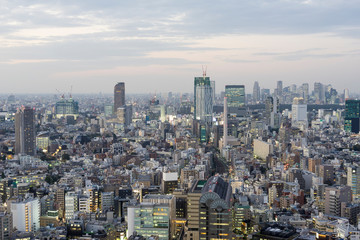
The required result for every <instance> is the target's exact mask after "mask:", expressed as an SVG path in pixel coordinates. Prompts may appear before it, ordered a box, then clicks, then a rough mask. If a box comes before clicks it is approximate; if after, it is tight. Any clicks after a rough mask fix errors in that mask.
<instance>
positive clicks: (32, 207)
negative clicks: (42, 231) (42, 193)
mask: <svg viewBox="0 0 360 240" xmlns="http://www.w3.org/2000/svg"><path fill="white" fill-rule="evenodd" d="M11 213H12V215H13V225H14V228H16V229H17V230H19V231H23V232H35V231H37V230H38V229H39V228H40V201H39V199H27V200H25V201H23V202H13V203H11Z"/></svg>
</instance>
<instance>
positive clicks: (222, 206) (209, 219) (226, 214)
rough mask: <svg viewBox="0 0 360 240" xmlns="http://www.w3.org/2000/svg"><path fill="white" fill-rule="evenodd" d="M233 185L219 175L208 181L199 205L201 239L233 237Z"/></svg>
mask: <svg viewBox="0 0 360 240" xmlns="http://www.w3.org/2000/svg"><path fill="white" fill-rule="evenodd" d="M231 198H232V190H231V185H230V184H229V183H228V182H226V181H224V180H223V179H222V178H220V177H218V176H213V177H211V178H209V180H208V181H207V182H206V184H205V186H204V188H203V190H202V195H201V197H200V205H199V217H200V220H199V227H200V229H199V231H200V238H199V239H200V240H206V239H232V231H231V230H232V226H231V219H232V213H231V201H232V199H231Z"/></svg>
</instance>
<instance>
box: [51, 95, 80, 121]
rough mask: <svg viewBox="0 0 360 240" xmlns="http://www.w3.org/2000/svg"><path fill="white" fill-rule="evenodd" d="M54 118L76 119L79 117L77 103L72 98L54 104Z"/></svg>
mask: <svg viewBox="0 0 360 240" xmlns="http://www.w3.org/2000/svg"><path fill="white" fill-rule="evenodd" d="M55 116H56V118H67V117H74V119H77V117H78V116H79V103H78V102H76V101H75V100H74V99H72V98H70V99H65V98H62V99H61V100H60V101H58V102H56V105H55Z"/></svg>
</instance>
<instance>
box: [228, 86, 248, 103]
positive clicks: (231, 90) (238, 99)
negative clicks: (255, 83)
mask: <svg viewBox="0 0 360 240" xmlns="http://www.w3.org/2000/svg"><path fill="white" fill-rule="evenodd" d="M225 97H227V106H228V107H244V106H245V86H244V85H226V86H225Z"/></svg>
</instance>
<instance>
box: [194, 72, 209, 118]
mask: <svg viewBox="0 0 360 240" xmlns="http://www.w3.org/2000/svg"><path fill="white" fill-rule="evenodd" d="M212 114H213V89H212V88H211V83H210V78H209V77H206V75H205V74H204V76H203V77H195V79H194V119H196V120H199V121H203V122H206V123H209V124H211V122H212Z"/></svg>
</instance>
